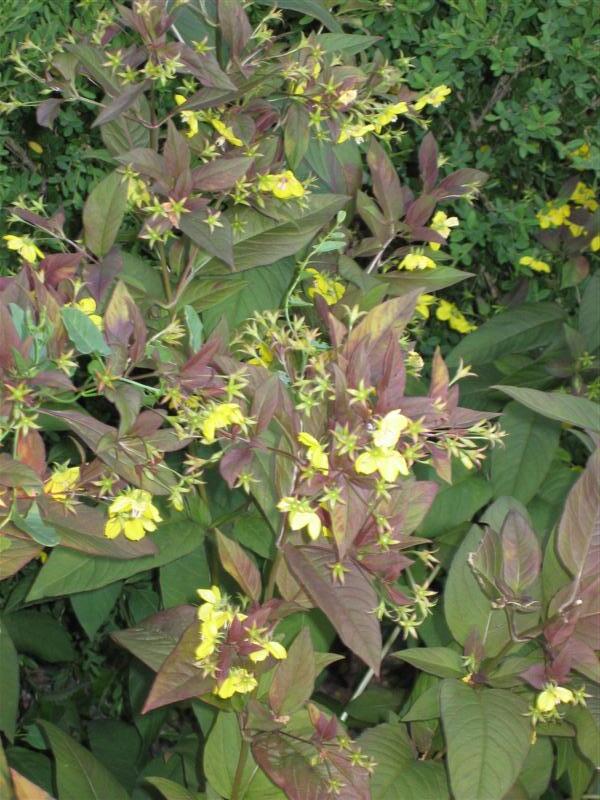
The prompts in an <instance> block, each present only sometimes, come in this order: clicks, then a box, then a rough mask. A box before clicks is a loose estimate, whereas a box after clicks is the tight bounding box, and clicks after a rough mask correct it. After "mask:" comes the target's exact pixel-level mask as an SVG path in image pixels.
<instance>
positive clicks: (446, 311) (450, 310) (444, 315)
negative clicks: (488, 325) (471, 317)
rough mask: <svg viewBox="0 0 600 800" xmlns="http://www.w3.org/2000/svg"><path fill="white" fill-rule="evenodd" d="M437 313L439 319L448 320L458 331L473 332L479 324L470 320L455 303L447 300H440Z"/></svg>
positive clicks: (453, 328)
mask: <svg viewBox="0 0 600 800" xmlns="http://www.w3.org/2000/svg"><path fill="white" fill-rule="evenodd" d="M435 315H436V317H437V318H438V319H439V320H442V321H443V322H447V323H448V325H449V326H450V327H451V328H452V330H454V331H458V333H471V331H474V330H476V329H477V326H476V325H473V324H472V323H471V322H469V321H468V320H467V319H466V317H465V316H464V315H463V314H462V313H461V312H460V311H459V310H458V308H457V307H456V306H455V305H454V303H449V302H448V301H447V300H440V304H439V306H438V308H437V311H436V312H435Z"/></svg>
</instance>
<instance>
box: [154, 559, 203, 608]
mask: <svg viewBox="0 0 600 800" xmlns="http://www.w3.org/2000/svg"><path fill="white" fill-rule="evenodd" d="M159 576H160V578H159V582H160V594H161V597H162V601H163V606H164V608H172V607H173V606H178V605H181V604H183V603H195V602H198V595H197V594H196V590H197V589H201V588H202V587H203V586H209V585H210V571H209V567H208V559H207V557H206V550H205V548H204V545H203V544H202V545H200V547H198V548H196V549H195V550H193V551H192V552H191V553H188V554H187V555H185V556H182V557H181V558H178V559H176V560H175V561H171V562H170V563H169V564H165V566H164V567H161V568H160V573H159Z"/></svg>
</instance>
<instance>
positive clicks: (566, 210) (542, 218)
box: [535, 204, 571, 228]
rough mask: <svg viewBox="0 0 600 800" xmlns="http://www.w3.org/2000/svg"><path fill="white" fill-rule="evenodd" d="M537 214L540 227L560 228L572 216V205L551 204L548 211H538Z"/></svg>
mask: <svg viewBox="0 0 600 800" xmlns="http://www.w3.org/2000/svg"><path fill="white" fill-rule="evenodd" d="M535 216H536V218H537V221H538V223H539V226H540V228H558V227H559V226H560V225H563V224H564V222H565V220H567V219H568V218H569V217H570V216H571V207H570V206H569V205H568V204H564V205H562V206H557V207H555V208H553V207H552V206H550V207H549V208H547V209H546V211H538V213H537V214H536V215H535Z"/></svg>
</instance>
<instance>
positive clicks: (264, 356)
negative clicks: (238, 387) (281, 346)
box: [248, 343, 274, 367]
mask: <svg viewBox="0 0 600 800" xmlns="http://www.w3.org/2000/svg"><path fill="white" fill-rule="evenodd" d="M273 358H274V356H273V351H272V350H271V348H270V347H267V345H266V344H262V343H261V344H259V345H258V347H257V348H256V355H255V356H253V357H252V358H249V359H248V364H256V365H257V366H259V367H268V366H269V365H270V364H272V362H273Z"/></svg>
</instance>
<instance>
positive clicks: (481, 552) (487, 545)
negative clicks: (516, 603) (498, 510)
mask: <svg viewBox="0 0 600 800" xmlns="http://www.w3.org/2000/svg"><path fill="white" fill-rule="evenodd" d="M468 562H469V566H470V567H471V569H472V570H473V572H474V573H475V577H476V578H477V580H478V581H479V584H480V586H481V588H482V589H483V590H484V592H485V593H486V594H487V596H488V597H489V598H491V599H492V600H495V599H496V598H497V597H498V588H497V586H496V581H497V580H498V578H499V576H500V573H501V570H502V548H501V545H500V537H499V536H498V534H497V533H496V531H494V530H492V529H491V528H487V530H486V531H485V533H484V535H483V539H482V540H481V542H480V544H479V547H478V548H477V550H475V552H473V553H469V555H468Z"/></svg>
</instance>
